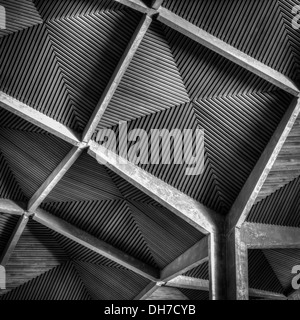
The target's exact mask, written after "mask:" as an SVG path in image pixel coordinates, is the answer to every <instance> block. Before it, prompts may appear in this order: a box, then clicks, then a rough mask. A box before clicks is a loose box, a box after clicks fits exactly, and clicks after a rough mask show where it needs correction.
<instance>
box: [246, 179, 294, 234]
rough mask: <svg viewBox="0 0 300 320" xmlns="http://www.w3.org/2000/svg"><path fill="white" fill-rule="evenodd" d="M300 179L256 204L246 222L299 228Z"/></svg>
mask: <svg viewBox="0 0 300 320" xmlns="http://www.w3.org/2000/svg"><path fill="white" fill-rule="evenodd" d="M299 212H300V177H298V178H297V179H295V180H294V181H292V182H290V183H289V184H287V185H286V186H285V187H283V188H281V189H279V190H277V191H276V192H274V193H273V194H271V195H270V196H268V197H267V198H265V199H263V200H261V201H260V202H258V203H256V204H255V205H254V206H253V207H252V209H251V211H250V213H249V215H248V217H247V221H249V222H254V223H263V224H270V225H279V226H286V227H296V228H299V227H300V214H299Z"/></svg>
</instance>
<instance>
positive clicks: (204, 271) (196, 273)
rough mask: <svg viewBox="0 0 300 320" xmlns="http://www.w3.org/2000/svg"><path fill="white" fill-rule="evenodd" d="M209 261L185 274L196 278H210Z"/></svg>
mask: <svg viewBox="0 0 300 320" xmlns="http://www.w3.org/2000/svg"><path fill="white" fill-rule="evenodd" d="M208 267H209V266H208V262H205V263H203V264H201V265H200V266H198V267H197V268H194V269H192V270H190V271H188V272H186V273H185V274H184V276H187V277H191V278H196V279H204V280H209V270H208Z"/></svg>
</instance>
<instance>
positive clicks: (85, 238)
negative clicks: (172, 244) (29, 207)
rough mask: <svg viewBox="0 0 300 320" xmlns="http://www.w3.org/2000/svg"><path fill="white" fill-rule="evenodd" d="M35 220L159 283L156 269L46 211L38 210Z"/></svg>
mask: <svg viewBox="0 0 300 320" xmlns="http://www.w3.org/2000/svg"><path fill="white" fill-rule="evenodd" d="M33 220H35V221H37V222H39V223H41V224H42V225H44V226H46V227H48V228H49V229H51V230H53V231H55V232H57V233H59V234H61V235H63V236H65V237H67V238H68V239H71V240H72V241H74V242H76V243H78V244H80V245H82V246H83V247H85V248H88V249H90V250H92V251H94V252H96V253H97V254H100V255H102V256H104V257H106V258H108V259H110V260H112V261H114V262H116V263H118V264H120V265H122V266H123V267H125V268H127V269H129V270H131V271H133V272H135V273H137V274H139V275H141V276H143V277H145V278H147V279H149V280H151V281H158V278H159V271H158V270H156V269H155V268H153V267H151V266H148V265H147V264H145V263H144V262H142V261H139V260H137V259H136V258H134V257H131V256H129V255H127V254H126V253H124V252H122V251H120V250H119V249H117V248H114V247H113V246H111V245H110V244H107V243H105V242H104V241H101V240H99V239H97V238H95V237H93V236H91V235H90V234H88V233H87V232H85V231H83V230H80V229H78V228H76V227H75V226H72V225H71V224H69V223H68V222H66V221H64V220H62V219H60V218H58V217H55V216H54V215H52V214H50V213H48V212H46V211H44V210H41V209H37V210H36V211H35V214H34V216H33Z"/></svg>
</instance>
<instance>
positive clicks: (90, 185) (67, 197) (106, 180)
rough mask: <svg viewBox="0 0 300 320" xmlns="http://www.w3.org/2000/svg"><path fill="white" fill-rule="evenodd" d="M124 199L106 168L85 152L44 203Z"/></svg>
mask: <svg viewBox="0 0 300 320" xmlns="http://www.w3.org/2000/svg"><path fill="white" fill-rule="evenodd" d="M122 198H123V197H122V195H121V193H120V191H119V190H118V188H117V187H116V186H115V184H114V182H113V181H112V179H111V177H110V176H109V175H108V173H107V171H106V170H105V168H104V166H102V165H100V164H99V163H98V162H97V161H96V160H95V159H94V158H92V157H90V156H89V155H88V154H87V153H86V152H84V153H83V154H82V155H81V156H80V157H79V159H78V160H77V161H76V162H75V164H74V165H73V166H72V167H71V168H70V170H69V171H68V172H67V173H66V174H65V176H64V177H63V178H62V180H61V181H60V182H59V183H58V184H57V185H56V187H55V188H54V189H53V190H52V192H51V193H50V194H49V196H48V197H47V198H46V199H45V201H44V203H48V202H74V201H75V202H78V201H93V200H97V201H98V200H117V199H122Z"/></svg>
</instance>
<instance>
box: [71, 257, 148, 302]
mask: <svg viewBox="0 0 300 320" xmlns="http://www.w3.org/2000/svg"><path fill="white" fill-rule="evenodd" d="M74 264H75V266H76V269H77V270H78V272H79V274H80V277H81V279H82V281H83V282H84V284H85V286H86V288H87V289H88V291H89V293H90V295H91V297H92V298H93V299H94V300H131V299H133V298H134V297H135V296H137V295H138V294H139V293H140V292H141V291H142V290H143V289H144V288H145V287H146V286H147V285H148V283H149V280H147V279H145V278H143V277H141V276H139V275H137V274H134V273H133V272H131V271H128V270H123V269H117V268H109V267H105V266H97V265H93V264H90V263H86V262H75V263H74Z"/></svg>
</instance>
